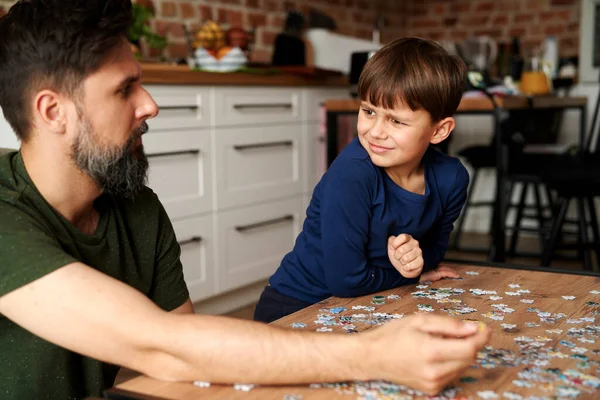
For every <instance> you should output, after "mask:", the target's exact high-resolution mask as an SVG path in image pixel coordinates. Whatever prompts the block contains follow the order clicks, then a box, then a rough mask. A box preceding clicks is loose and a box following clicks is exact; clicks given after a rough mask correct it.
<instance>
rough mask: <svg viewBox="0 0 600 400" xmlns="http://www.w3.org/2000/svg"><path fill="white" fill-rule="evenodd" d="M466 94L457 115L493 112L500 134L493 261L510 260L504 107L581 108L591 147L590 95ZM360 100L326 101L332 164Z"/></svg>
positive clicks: (585, 142)
mask: <svg viewBox="0 0 600 400" xmlns="http://www.w3.org/2000/svg"><path fill="white" fill-rule="evenodd" d="M493 101H494V103H495V104H496V107H494V104H493V103H492V96H490V97H489V98H488V97H486V96H483V95H482V96H477V97H472V96H468V97H467V96H465V97H463V98H462V100H461V102H460V104H459V106H458V109H457V110H456V114H457V115H482V114H487V115H492V116H493V117H494V121H495V123H494V136H495V137H496V140H497V142H496V144H497V146H496V151H497V156H496V163H497V164H496V195H495V206H494V216H493V224H492V225H493V229H492V245H491V247H490V253H489V260H490V261H495V262H504V261H506V256H505V247H506V236H505V235H506V210H507V207H506V205H507V202H508V199H507V190H506V189H507V175H508V149H507V148H506V142H505V141H503V140H501V137H502V136H501V135H500V134H498V133H499V132H500V120H501V117H502V116H501V112H502V110H508V111H514V110H527V109H533V110H535V109H556V110H566V109H576V110H579V117H580V118H579V143H578V144H579V147H580V149H581V150H583V149H586V148H590V146H591V141H592V136H593V134H590V135H589V137H588V138H587V140H586V137H585V120H586V105H587V97H583V96H581V97H575V96H567V97H559V96H554V95H548V96H533V97H527V96H504V97H500V96H493ZM360 103H361V101H360V99H330V100H325V102H324V103H323V104H324V107H325V111H326V119H327V121H326V123H327V165H328V166H329V165H331V163H332V162H333V160H334V159H335V158H336V157H337V155H338V153H339V151H340V149H339V148H338V132H337V121H338V116H340V115H349V114H356V113H358V110H359V108H360Z"/></svg>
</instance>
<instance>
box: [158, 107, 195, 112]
mask: <svg viewBox="0 0 600 400" xmlns="http://www.w3.org/2000/svg"><path fill="white" fill-rule="evenodd" d="M158 109H159V110H190V111H197V110H198V106H158Z"/></svg>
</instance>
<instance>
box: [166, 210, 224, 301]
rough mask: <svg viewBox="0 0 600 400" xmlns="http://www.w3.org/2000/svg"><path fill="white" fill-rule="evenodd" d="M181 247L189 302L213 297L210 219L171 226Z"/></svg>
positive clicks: (213, 277)
mask: <svg viewBox="0 0 600 400" xmlns="http://www.w3.org/2000/svg"><path fill="white" fill-rule="evenodd" d="M173 228H174V229H175V234H176V235H177V242H178V243H179V246H181V263H182V264H183V276H184V279H185V283H186V285H187V287H188V290H189V292H190V298H191V299H192V301H193V302H195V301H199V300H203V299H205V298H207V297H210V296H212V295H214V294H215V293H216V273H215V263H214V252H215V240H214V236H213V219H212V216H206V217H200V218H189V219H185V220H181V221H175V222H173Z"/></svg>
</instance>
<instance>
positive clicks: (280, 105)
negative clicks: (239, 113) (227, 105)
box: [233, 103, 294, 110]
mask: <svg viewBox="0 0 600 400" xmlns="http://www.w3.org/2000/svg"><path fill="white" fill-rule="evenodd" d="M233 108H234V109H235V110H244V109H249V110H250V109H257V108H285V109H286V110H289V109H291V108H294V105H293V104H292V103H263V104H260V103H259V104H234V105H233Z"/></svg>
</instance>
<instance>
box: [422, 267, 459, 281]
mask: <svg viewBox="0 0 600 400" xmlns="http://www.w3.org/2000/svg"><path fill="white" fill-rule="evenodd" d="M444 278H460V275H458V272H456V271H455V270H454V269H453V268H450V267H448V266H446V265H440V266H439V267H437V268H436V269H434V270H432V271H427V272H425V273H424V274H423V275H421V278H420V279H419V282H425V281H431V282H435V281H439V280H440V279H444Z"/></svg>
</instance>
